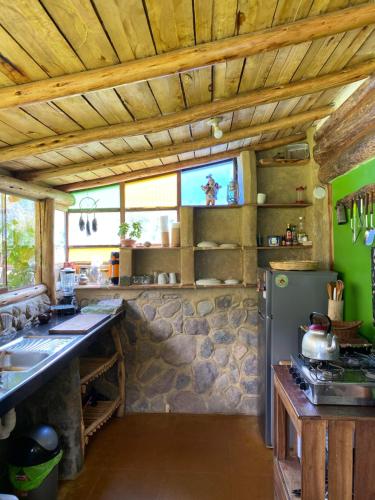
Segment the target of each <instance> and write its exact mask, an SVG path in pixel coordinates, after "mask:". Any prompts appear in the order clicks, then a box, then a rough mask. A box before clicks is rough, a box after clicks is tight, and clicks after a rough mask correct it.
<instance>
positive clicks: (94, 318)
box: [49, 314, 110, 335]
mask: <svg viewBox="0 0 375 500" xmlns="http://www.w3.org/2000/svg"><path fill="white" fill-rule="evenodd" d="M109 317H110V314H79V315H78V316H75V317H74V318H71V319H68V320H67V321H64V322H63V323H60V324H59V325H57V326H54V327H53V328H51V329H50V331H49V332H50V333H52V334H56V333H64V334H72V335H74V334H82V333H86V332H88V331H89V330H91V329H92V328H94V327H95V326H97V325H100V323H103V321H105V320H106V319H107V318H109Z"/></svg>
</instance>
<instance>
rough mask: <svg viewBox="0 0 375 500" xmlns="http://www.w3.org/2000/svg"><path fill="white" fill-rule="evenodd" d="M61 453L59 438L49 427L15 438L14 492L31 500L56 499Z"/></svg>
mask: <svg viewBox="0 0 375 500" xmlns="http://www.w3.org/2000/svg"><path fill="white" fill-rule="evenodd" d="M62 453H63V452H62V450H61V445H60V441H59V438H58V435H57V433H56V431H55V430H54V429H53V428H52V427H50V426H48V425H39V426H37V427H34V428H33V429H32V430H31V431H30V432H28V433H25V434H23V435H22V436H20V437H18V438H16V439H13V440H12V446H11V447H10V453H9V457H8V458H9V479H10V482H11V484H12V486H13V488H14V490H15V493H16V494H18V496H21V497H22V498H27V499H28V500H57V494H58V464H59V462H60V460H61V458H62Z"/></svg>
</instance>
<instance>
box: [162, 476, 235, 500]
mask: <svg viewBox="0 0 375 500" xmlns="http://www.w3.org/2000/svg"><path fill="white" fill-rule="evenodd" d="M231 498H233V496H232V491H231V484H230V482H229V481H228V478H227V477H226V476H224V475H223V474H214V473H209V474H202V473H183V472H178V473H167V474H166V476H165V478H164V481H163V482H162V484H161V487H160V493H159V497H158V499H157V500H198V499H199V500H229V499H231Z"/></svg>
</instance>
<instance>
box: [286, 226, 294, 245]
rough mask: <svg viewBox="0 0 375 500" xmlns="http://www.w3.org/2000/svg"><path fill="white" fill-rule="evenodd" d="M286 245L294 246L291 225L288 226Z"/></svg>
mask: <svg viewBox="0 0 375 500" xmlns="http://www.w3.org/2000/svg"><path fill="white" fill-rule="evenodd" d="M285 244H286V245H287V246H290V245H293V235H292V229H291V227H290V224H288V225H287V226H286V232H285Z"/></svg>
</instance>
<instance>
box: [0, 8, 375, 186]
mask: <svg viewBox="0 0 375 500" xmlns="http://www.w3.org/2000/svg"><path fill="white" fill-rule="evenodd" d="M359 4H365V5H370V4H371V2H363V1H361V0H354V1H351V2H349V1H347V0H332V1H329V0H268V1H264V2H258V1H254V0H144V1H142V0H91V1H90V0H59V1H56V0H40V1H38V0H12V1H11V2H9V0H0V86H1V87H11V86H15V85H22V84H25V83H28V82H34V81H41V80H45V79H48V78H53V77H57V76H61V75H67V74H73V73H78V72H84V71H85V70H91V69H95V68H102V67H108V66H114V65H116V64H119V63H122V62H126V61H131V60H134V59H142V58H146V57H150V56H154V55H157V54H162V53H166V52H171V51H174V50H176V49H179V48H183V47H191V46H194V45H199V44H202V43H206V42H210V41H215V40H220V39H224V38H230V37H235V36H238V35H242V34H245V33H251V32H254V31H259V30H263V29H266V28H272V27H276V26H280V25H283V24H286V23H290V22H293V21H297V20H299V19H304V18H309V17H311V16H317V15H324V14H326V13H329V12H334V11H340V10H341V9H345V8H348V7H355V6H356V5H359ZM374 57H375V25H374V24H370V25H368V26H362V27H360V28H356V29H352V30H349V31H346V32H344V33H338V34H334V35H330V36H327V37H323V38H319V39H316V40H313V41H312V40H308V41H305V42H303V43H298V44H296V45H291V46H286V47H282V48H279V49H277V50H269V51H266V52H262V53H258V54H255V55H252V56H249V57H246V58H238V59H235V60H230V61H227V62H220V63H218V64H214V65H211V66H206V67H203V68H199V69H195V70H193V69H192V70H191V71H187V72H184V73H179V74H175V75H172V76H164V77H160V78H155V79H152V80H148V81H141V82H138V83H132V84H128V85H120V86H117V87H115V88H106V89H103V90H97V91H93V92H89V93H85V94H79V95H72V96H68V97H63V98H59V99H55V100H52V101H45V102H38V103H31V104H30V103H27V104H22V105H20V106H18V107H9V108H5V109H4V107H1V106H0V108H1V109H0V148H1V149H2V148H5V149H4V151H3V153H4V154H3V156H2V155H1V149H0V167H3V168H5V169H7V170H8V171H10V172H11V173H12V174H14V175H16V176H19V177H21V178H30V179H36V180H43V181H45V182H47V183H48V184H50V185H55V186H59V185H65V186H66V185H67V184H70V183H73V184H72V186H74V187H75V186H77V187H78V186H80V184H76V183H80V182H81V181H96V180H98V179H100V178H106V177H108V176H114V175H117V174H123V173H127V172H131V171H136V170H142V171H143V170H144V169H145V168H150V167H156V166H162V165H166V164H171V163H173V164H176V163H178V162H183V161H186V160H189V161H190V162H191V160H193V159H194V158H197V159H199V161H200V162H201V161H202V160H201V158H202V157H203V156H207V157H208V156H209V155H215V154H217V153H222V154H225V152H226V151H230V150H238V149H240V148H244V147H248V146H252V145H255V144H257V143H259V142H269V141H273V140H275V139H280V140H283V139H285V138H287V137H289V136H293V135H294V134H299V133H303V132H305V131H306V129H307V128H308V127H309V126H311V124H312V123H314V122H315V121H316V119H317V118H321V117H322V116H324V115H327V114H328V113H329V112H330V111H329V109H327V107H326V106H327V105H330V104H332V103H334V101H335V99H336V98H337V97H338V96H339V95H340V93H341V92H342V91H343V89H344V86H339V87H335V88H329V90H319V91H317V92H313V93H311V91H312V90H315V88H316V87H315V86H312V87H311V88H310V90H309V92H310V93H308V94H305V95H303V94H302V93H298V92H297V91H296V92H295V93H294V94H293V91H291V93H290V94H289V97H288V98H282V99H281V98H279V97H277V93H275V94H274V95H275V99H272V95H271V98H270V97H268V100H266V101H263V102H266V103H265V104H262V103H260V104H258V105H252V106H249V104H247V105H246V104H244V105H241V106H238V107H237V108H236V106H233V107H232V108H231V107H230V106H229V107H227V108H225V107H223V108H220V109H235V111H229V112H224V113H221V116H222V117H223V120H222V122H221V126H222V129H223V130H224V132H225V133H226V134H229V133H230V134H229V135H228V136H227V137H228V139H227V140H226V142H223V143H218V144H215V141H214V140H212V134H211V128H210V126H209V125H208V124H207V118H204V119H198V120H194V121H192V122H190V123H189V122H188V123H186V120H182V121H181V122H180V124H178V123H177V124H176V123H173V119H172V118H171V121H170V123H172V124H173V126H169V125H168V126H167V128H164V129H163V126H162V125H161V126H160V125H159V127H158V128H157V127H156V130H157V131H156V132H151V133H148V132H147V127H145V128H144V130H146V133H143V134H136V135H134V134H130V135H126V134H124V135H122V136H119V135H118V134H117V135H116V133H113V135H111V134H112V131H111V130H110V131H107V127H108V126H114V125H118V124H124V125H126V126H127V125H129V124H130V125H132V123H134V122H137V121H141V120H147V119H151V118H158V117H163V116H169V117H172V116H173V115H172V114H174V113H180V112H182V111H184V110H187V109H190V108H194V109H195V108H196V107H197V106H200V105H205V104H209V103H215V102H216V101H219V102H222V101H223V100H226V99H229V98H233V97H235V98H236V99H237V97H236V96H238V95H239V94H241V95H242V94H243V93H248V92H251V91H257V90H258V89H263V88H269V87H275V88H276V87H278V88H280V86H284V85H286V84H290V83H298V82H300V81H302V80H307V79H312V78H316V77H319V76H322V75H329V74H331V73H334V72H339V71H341V70H342V69H343V68H350V67H352V66H355V65H358V64H362V63H365V62H368V61H370V60H371V59H372V58H374ZM318 88H319V87H318ZM324 88H328V86H327V87H324V86H323V89H324ZM0 92H1V89H0ZM247 102H250V103H251V102H259V101H256V100H255V101H254V100H253V101H251V99H250V100H248V101H247ZM260 102H262V101H260ZM218 104H219V103H218ZM215 105H216V104H215ZM196 109H197V110H198V109H199V108H196ZM202 109H203V108H202ZM204 109H206V110H207V109H210V108H204ZM212 110H213V111H214V108H212ZM310 110H317V111H316V112H314V113H310V114H308V115H306V116H304V115H303V116H302V118H301V119H300V120H299V121H298V120H297V122H296V123H293V122H288V121H285V120H284V121H282V120H283V119H285V118H286V117H288V116H290V115H295V114H301V113H305V112H307V111H310ZM215 114H217V113H215V112H212V116H213V115H215ZM198 116H199V114H198ZM202 116H204V113H203V114H202ZM276 120H281V122H280V127H279V128H278V126H279V124H278V123H276V124H275V125H276V127H274V128H273V129H272V128H269V129H268V130H265V131H263V132H262V128H261V127H258V128H255V126H257V125H261V124H264V123H268V122H271V121H276ZM248 127H254V128H253V129H251V130H252V131H253V133H252V135H250V132H249V134H248V136H246V133H245V134H242V137H241V133H239V134H238V133H237V135H236V133H235V131H238V129H243V128H248ZM84 130H93V131H94V137H95V140H89V141H88V142H87V143H84V144H80V145H69V146H68V147H63V148H62V147H61V146H59V147H56V145H54V142H53V141H54V140H56V143H57V142H58V141H57V139H58V136H60V135H61V134H66V135H67V136H69V133H72V135H73V134H76V133H79V132H81V131H84ZM113 130H115V129H113ZM124 130H131V128H130V129H129V128H128V129H126V127H125V129H124ZM101 131H102V132H101ZM106 131H107V132H106ZM101 133H102V134H103V135H101ZM232 133H233V134H234V135H232ZM98 137H99V138H100V137H105V138H104V139H103V140H98ZM301 137H302V136H301ZM43 139H45V141H46V144H47V142H48V141H49V142H48V146H46V144H45V145H44V149H43V147H42V146H43ZM223 140H225V134H224V139H223ZM285 140H286V141H287V140H288V139H285ZM30 141H33V142H32V143H30V145H28V144H27V143H29V142H30ZM191 141H198V142H197V143H196V144H195V143H194V144H192V145H190V147H184V145H183V146H181V143H188V142H191ZM35 144H42V146H41V149H39V150H38V151H37V153H38V154H32V153H33V151H34V145H35ZM76 144H77V142H76ZM17 145H25V146H26V150H21V149H17V147H15V148H9V146H17ZM28 146H30V147H28ZM161 148H162V149H161ZM154 149H156V150H159V149H161V152H160V154H159V152H158V151H156V152H152V151H151V152H149V153H147V154H145V155H143V154H142V152H148V151H149V150H154ZM20 151H21V153H19V152H20ZM25 151H26V152H25ZM40 151H44V152H40ZM181 151H182V152H181ZM133 153H140V154H137V155H135V156H132V154H133ZM116 155H126V156H125V159H126V158H128V159H129V161H125V162H121V163H120V164H115V163H116V161H108V162H107V164H108V165H109V166H107V165H106V164H105V163H104V164H103V167H105V168H100V165H101V163H100V162H99V163H96V164H92V163H91V164H92V165H95V168H94V167H93V168H92V170H91V169H90V168H86V167H85V166H84V165H85V163H87V162H93V161H95V160H103V159H104V160H110V159H112V160H113V158H114V157H115V156H116ZM9 158H10V159H9ZM143 158H144V159H143ZM79 163H82V171H80V172H77V171H76V170H75V167H76V166H77V164H79ZM68 167H73V168H71V170H73V172H74V174H73V173H72V172H70V171H69V168H68ZM89 167H90V166H89ZM62 169H64V172H63V173H64V175H61V174H60V173H59V170H62ZM43 170H45V171H48V172H52V174H51V175H48V176H47V177H45V176H44V177H43V175H40V172H43Z"/></svg>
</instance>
